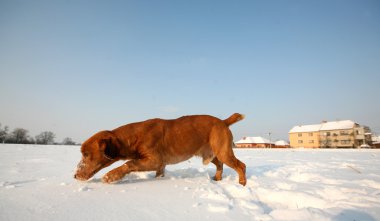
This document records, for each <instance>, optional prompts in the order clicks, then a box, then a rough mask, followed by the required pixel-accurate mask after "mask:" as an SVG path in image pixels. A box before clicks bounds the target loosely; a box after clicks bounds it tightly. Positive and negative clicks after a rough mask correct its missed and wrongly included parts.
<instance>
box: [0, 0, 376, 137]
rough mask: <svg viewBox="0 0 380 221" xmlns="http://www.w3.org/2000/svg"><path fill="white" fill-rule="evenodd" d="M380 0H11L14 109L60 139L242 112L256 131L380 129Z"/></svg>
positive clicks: (10, 114) (3, 13)
mask: <svg viewBox="0 0 380 221" xmlns="http://www.w3.org/2000/svg"><path fill="white" fill-rule="evenodd" d="M379 21H380V2H379V1H377V0H373V1H369V0H363V1H358V0H357V1H350V0H333V1H331V0H326V1H323V0H322V1H305V0H300V1H282V0H279V1H137V0H136V1H38V0H37V1H18V0H12V1H6V0H0V106H1V108H0V123H2V124H3V125H4V124H6V125H8V126H10V127H11V129H13V128H16V127H23V128H26V129H29V131H30V134H31V135H33V136H34V135H36V134H38V133H39V132H41V131H44V130H51V131H53V132H55V133H56V134H57V141H60V140H61V139H63V138H64V137H72V138H73V139H74V140H76V141H78V142H82V141H84V140H85V139H86V138H88V137H89V136H91V135H92V134H93V133H95V132H96V131H99V130H103V129H113V128H115V127H117V126H120V125H123V124H125V123H129V122H135V121H142V120H145V119H148V118H155V117H160V118H177V117H180V116H183V115H191V114H210V115H214V116H216V117H219V118H226V117H228V116H229V115H230V114H232V113H234V112H240V113H244V114H245V115H246V119H245V120H244V121H242V122H239V123H238V124H236V125H234V126H232V130H233V133H234V136H235V140H237V139H239V138H241V137H242V136H266V137H268V135H267V133H268V132H272V133H273V135H272V139H287V133H288V131H289V130H290V129H291V127H293V126H295V125H299V124H313V123H319V122H321V121H322V120H337V119H341V120H343V119H351V120H354V121H356V122H358V123H360V124H365V125H368V126H370V127H371V128H372V129H373V130H374V131H375V132H377V133H380V118H379V113H380V102H379V89H378V88H379V82H380V22H379Z"/></svg>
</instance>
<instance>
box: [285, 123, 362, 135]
mask: <svg viewBox="0 0 380 221" xmlns="http://www.w3.org/2000/svg"><path fill="white" fill-rule="evenodd" d="M355 125H356V123H355V122H353V121H351V120H341V121H329V122H324V123H321V124H311V125H301V126H295V127H293V128H292V129H291V130H290V131H289V133H307V132H316V131H324V130H346V129H352V128H354V127H355Z"/></svg>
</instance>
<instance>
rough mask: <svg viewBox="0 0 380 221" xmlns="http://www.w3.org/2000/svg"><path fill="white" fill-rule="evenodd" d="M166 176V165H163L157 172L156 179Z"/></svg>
mask: <svg viewBox="0 0 380 221" xmlns="http://www.w3.org/2000/svg"><path fill="white" fill-rule="evenodd" d="M164 176H165V165H162V166H161V167H160V168H159V169H158V170H157V171H156V178H159V177H164Z"/></svg>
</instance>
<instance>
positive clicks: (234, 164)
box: [210, 125, 247, 186]
mask: <svg viewBox="0 0 380 221" xmlns="http://www.w3.org/2000/svg"><path fill="white" fill-rule="evenodd" d="M232 144H233V143H232V134H231V131H230V130H229V129H228V127H226V126H224V125H215V126H214V128H213V130H212V131H211V134H210V145H211V148H212V150H213V151H214V153H215V155H216V157H217V158H218V160H219V161H220V162H222V163H224V164H226V165H227V166H229V167H231V168H232V169H234V170H235V171H236V172H237V173H238V174H239V183H240V184H241V185H243V186H245V184H246V183H247V178H246V176H245V170H246V166H245V164H244V163H242V162H241V161H240V160H238V159H237V158H236V157H235V155H234V152H233V150H232Z"/></svg>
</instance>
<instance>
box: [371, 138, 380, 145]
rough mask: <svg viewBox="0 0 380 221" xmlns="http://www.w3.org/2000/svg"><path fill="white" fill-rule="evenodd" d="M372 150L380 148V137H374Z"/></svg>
mask: <svg viewBox="0 0 380 221" xmlns="http://www.w3.org/2000/svg"><path fill="white" fill-rule="evenodd" d="M372 148H380V136H372Z"/></svg>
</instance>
